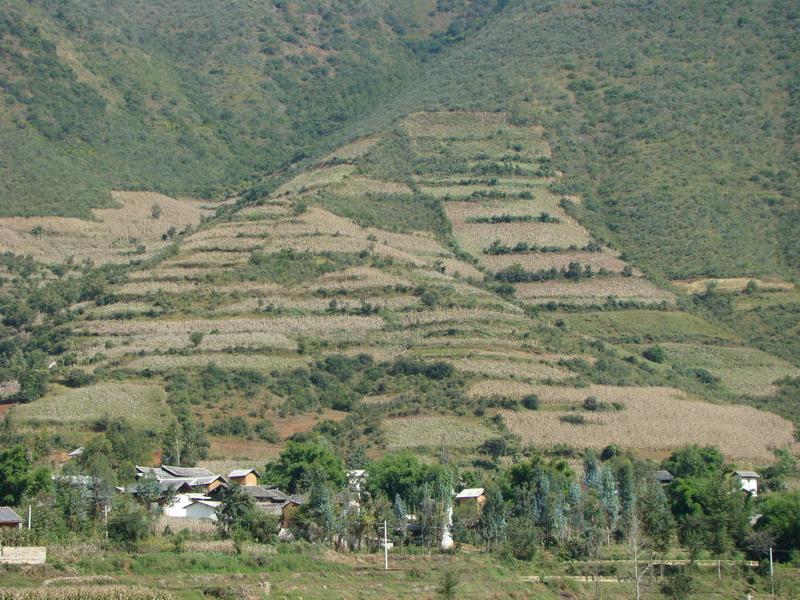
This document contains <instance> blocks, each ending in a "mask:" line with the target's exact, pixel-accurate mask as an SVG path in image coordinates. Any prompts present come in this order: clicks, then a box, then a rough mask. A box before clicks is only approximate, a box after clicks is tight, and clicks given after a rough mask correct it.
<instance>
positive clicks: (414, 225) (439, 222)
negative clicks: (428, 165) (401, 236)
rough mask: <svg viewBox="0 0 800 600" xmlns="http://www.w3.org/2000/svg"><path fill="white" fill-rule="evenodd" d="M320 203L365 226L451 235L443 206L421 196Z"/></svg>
mask: <svg viewBox="0 0 800 600" xmlns="http://www.w3.org/2000/svg"><path fill="white" fill-rule="evenodd" d="M317 201H318V202H319V204H320V205H321V206H323V207H324V208H326V209H328V210H329V211H331V212H332V213H334V214H337V215H340V216H342V217H347V218H348V219H352V220H353V221H355V222H356V223H358V224H359V225H362V226H363V227H378V228H380V229H386V230H387V231H403V232H408V231H432V232H434V233H437V234H439V235H442V236H444V235H447V234H448V233H449V232H450V222H449V221H448V220H447V216H446V215H445V214H444V211H443V210H442V206H441V203H440V202H439V201H438V200H437V199H435V198H431V197H429V196H424V195H421V194H413V195H410V196H408V195H389V194H367V195H366V196H338V195H332V194H323V195H322V196H320V197H319V199H318V200H317Z"/></svg>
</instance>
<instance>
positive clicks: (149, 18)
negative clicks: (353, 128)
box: [0, 0, 496, 218]
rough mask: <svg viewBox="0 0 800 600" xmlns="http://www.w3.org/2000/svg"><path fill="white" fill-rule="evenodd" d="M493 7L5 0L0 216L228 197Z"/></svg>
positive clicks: (389, 88) (365, 105)
mask: <svg viewBox="0 0 800 600" xmlns="http://www.w3.org/2000/svg"><path fill="white" fill-rule="evenodd" d="M495 4H496V3H495V2H494V1H493V0H492V1H489V0H486V1H484V0H477V1H474V2H473V1H467V2H437V1H436V0H413V1H408V2H402V3H395V2H387V1H385V0H368V1H362V0H357V1H352V2H339V1H330V0H324V1H310V0H303V1H292V2H278V1H277V0H276V1H274V2H273V1H271V0H269V1H266V2H256V1H251V0H237V1H235V2H229V3H225V4H220V3H219V2H213V1H209V0H201V1H197V2H195V1H192V2H183V1H176V0H170V1H168V2H157V3H152V2H148V3H142V2H135V1H124V2H113V3H108V2H102V1H97V0H89V1H86V2H59V3H52V2H44V1H38V0H37V1H34V2H27V1H22V0H8V1H5V2H3V3H2V5H1V6H0V215H13V216H17V215H32V214H50V215H68V216H80V217H84V218H86V217H90V216H91V214H90V213H89V210H88V209H89V208H91V207H98V206H107V205H109V204H110V203H111V197H110V195H109V192H110V190H114V189H124V190H131V189H134V190H148V191H159V192H163V193H167V194H169V195H173V196H174V195H195V196H197V195H202V196H204V197H209V196H210V195H212V194H213V195H215V196H216V195H220V194H222V193H223V192H224V190H226V189H229V188H230V187H231V186H235V185H239V184H240V183H241V182H242V181H244V180H246V179H247V178H249V177H250V176H252V175H253V174H260V173H263V172H269V171H273V170H275V169H276V168H278V167H280V166H281V165H284V164H286V163H287V162H289V161H290V160H291V159H293V158H297V157H300V156H302V155H303V154H304V153H309V152H310V150H311V148H313V147H314V146H315V145H316V144H318V143H319V141H320V139H323V138H324V137H325V136H327V135H329V134H330V133H331V132H333V131H336V130H337V129H339V128H340V127H341V126H342V125H343V124H345V123H347V122H349V121H352V120H353V119H354V118H356V117H358V116H359V115H360V114H362V113H364V112H365V111H368V110H370V109H371V108H373V107H374V106H376V105H377V104H378V103H380V102H381V101H382V100H384V99H385V98H386V97H388V96H389V95H390V94H391V93H393V91H394V90H396V89H397V88H398V87H401V86H402V85H404V83H405V82H406V81H407V79H408V78H409V77H410V76H411V75H412V74H413V73H414V72H415V71H416V68H417V66H418V65H419V63H420V58H419V57H418V56H417V54H415V53H414V49H415V48H436V47H439V46H441V45H442V44H447V43H449V42H450V41H452V40H453V39H455V38H457V37H458V36H459V35H461V34H462V32H463V31H466V30H468V29H469V28H470V27H472V26H473V25H476V24H477V23H479V22H480V21H481V19H483V18H484V17H486V16H487V15H489V14H490V13H491V12H492V10H494V8H495Z"/></svg>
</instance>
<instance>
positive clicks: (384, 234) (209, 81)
mask: <svg viewBox="0 0 800 600" xmlns="http://www.w3.org/2000/svg"><path fill="white" fill-rule="evenodd" d="M396 4H397V3H390V2H380V1H378V0H372V1H366V0H365V1H363V2H356V1H352V2H330V3H324V2H273V3H271V4H270V3H266V4H265V3H255V2H253V3H249V2H244V1H237V2H230V3H228V4H227V5H225V6H224V7H222V6H221V5H219V4H218V3H210V2H209V3H204V2H201V3H194V4H192V5H191V10H189V9H187V7H186V5H185V3H181V2H175V3H159V5H158V6H150V5H142V4H141V3H129V2H119V3H113V4H108V3H101V2H89V3H81V4H80V5H75V4H73V3H69V2H66V3H60V4H53V3H49V2H48V3H45V2H21V1H20V0H12V1H11V2H9V3H7V4H6V5H4V6H3V7H2V8H0V11H3V12H2V15H3V17H2V20H0V22H2V24H3V25H2V26H3V28H4V29H3V31H4V35H3V46H2V48H3V49H2V54H0V61H2V62H0V65H2V68H0V78H1V79H0V84H1V85H2V89H3V94H4V95H3V104H2V113H0V127H2V128H3V132H4V135H3V136H2V138H0V139H2V142H0V143H2V144H4V146H3V159H2V161H0V171H2V173H3V174H4V175H5V176H4V177H3V178H2V183H0V186H5V187H3V188H1V189H0V194H2V197H3V198H4V200H5V199H7V200H8V201H4V202H3V204H2V210H3V211H4V215H5V216H4V217H2V218H0V233H2V235H1V236H0V244H2V246H0V247H1V248H2V249H3V250H4V251H6V252H7V253H6V254H3V255H2V258H3V279H2V281H3V287H2V288H0V289H2V291H3V294H2V295H0V315H2V322H3V328H4V329H3V331H2V334H3V338H4V340H5V341H4V342H3V344H2V345H0V381H2V380H8V381H9V382H13V383H9V385H8V386H7V388H8V389H9V390H11V392H9V394H8V395H9V396H11V397H12V398H13V400H15V401H19V402H20V403H19V404H18V405H17V406H15V407H14V408H13V409H11V410H10V413H9V414H10V415H11V422H13V423H15V424H16V427H17V431H18V434H19V435H20V436H22V437H23V438H24V437H25V436H32V435H34V433H35V432H36V431H37V429H38V428H40V427H42V426H51V427H53V429H54V430H55V431H57V432H58V435H60V436H63V437H61V438H59V439H60V442H59V443H60V444H62V445H64V446H65V447H66V445H69V444H74V445H78V444H84V443H86V442H87V441H88V440H89V439H90V438H91V437H92V435H93V432H94V430H95V429H96V428H98V427H100V426H101V425H99V424H102V423H103V422H106V421H107V420H109V419H114V418H117V417H123V418H125V419H126V420H128V421H129V422H131V423H133V424H134V425H135V426H136V427H141V428H143V429H144V430H146V431H147V432H149V435H150V436H151V439H153V440H159V442H160V443H161V444H162V449H163V450H164V451H165V452H167V453H169V452H171V451H172V450H173V448H172V445H174V444H176V443H177V441H176V440H177V438H176V436H178V437H180V436H181V435H183V436H186V437H189V438H192V439H195V440H196V441H197V440H199V439H201V438H202V435H203V434H202V432H206V433H207V434H208V436H209V439H210V450H209V451H208V452H207V453H206V452H204V450H203V448H204V446H203V444H201V443H199V442H198V443H197V445H196V446H197V447H196V448H194V451H195V455H194V456H193V459H192V460H191V461H192V462H194V461H197V460H201V459H203V458H204V455H205V454H208V456H206V457H205V459H206V460H209V459H210V460H218V461H222V460H229V459H231V458H236V459H241V460H247V461H250V462H256V463H260V462H263V461H264V460H266V459H267V458H269V457H271V456H274V454H275V453H276V452H277V451H278V450H279V449H280V448H281V447H283V445H284V444H285V442H286V440H287V439H289V438H290V437H293V436H299V437H301V438H302V436H304V435H308V434H309V432H314V434H317V435H322V436H325V437H327V438H329V439H330V440H331V442H332V443H333V444H334V445H335V446H336V447H337V448H339V450H340V452H341V454H343V455H344V456H345V457H349V456H350V455H351V454H353V453H368V454H369V455H370V456H377V455H381V454H383V453H385V452H386V451H387V450H395V449H409V450H412V451H413V452H415V453H418V454H422V455H428V456H429V457H434V456H437V455H440V454H441V453H443V452H453V453H454V454H456V455H457V456H458V462H459V463H460V464H463V465H467V464H470V465H471V464H473V463H474V462H475V461H480V460H481V458H480V453H479V451H478V449H477V448H478V446H479V445H480V444H481V443H483V442H484V441H486V440H487V439H495V438H498V437H501V438H503V439H506V440H508V441H509V443H511V442H512V441H514V440H517V442H519V443H524V444H532V445H535V446H537V447H539V448H540V449H544V450H546V451H548V452H555V453H558V452H561V453H563V454H564V455H566V456H574V455H576V452H577V451H578V450H580V449H582V448H585V447H592V448H597V449H601V448H603V447H605V446H608V445H610V444H618V445H621V446H623V447H625V448H630V449H632V450H635V451H637V452H639V453H641V454H642V455H644V456H648V457H660V456H663V455H664V454H665V453H666V452H668V451H669V450H671V449H673V448H675V447H678V446H680V445H683V444H686V443H691V442H697V443H715V444H717V445H719V446H720V447H721V448H722V449H723V451H724V452H725V454H726V456H728V457H729V458H731V459H734V460H736V461H738V462H746V463H751V464H764V463H766V462H768V461H769V460H770V458H771V456H772V449H773V447H775V446H785V445H786V446H788V445H791V444H792V442H793V439H794V437H793V436H794V431H795V426H796V425H797V424H798V423H800V411H798V410H797V407H796V402H794V401H791V400H787V398H792V397H793V396H792V395H793V394H794V390H795V389H796V386H797V377H798V375H799V374H800V371H799V370H798V369H799V368H800V345H799V343H798V341H797V340H798V339H800V338H798V336H797V335H794V334H795V333H796V332H797V331H798V328H800V294H799V293H798V291H797V289H796V287H795V281H796V279H797V274H798V247H797V239H798V236H797V233H798V214H800V211H798V196H797V189H798V187H797V183H798V182H797V174H798V173H797V122H796V119H797V117H796V115H797V111H796V110H795V108H796V101H797V89H798V88H797V80H796V77H797V73H798V69H797V66H798V65H797V60H798V53H797V52H796V50H797V47H796V44H797V36H796V35H795V34H796V27H797V15H796V13H795V12H793V11H794V8H793V6H792V4H791V3H788V2H786V3H784V2H777V1H775V2H771V3H769V4H768V5H764V4H763V3H754V2H753V3H749V2H744V3H736V4H735V5H733V4H731V3H727V2H725V3H724V2H707V3H703V4H697V3H692V2H675V3H672V4H670V5H668V6H662V5H655V4H653V3H651V2H644V1H632V0H629V1H625V2H623V1H621V0H619V1H605V2H593V3H572V2H544V1H542V2H521V1H516V2H515V1H508V2H504V1H501V2H494V1H491V2H489V1H485V2H445V1H442V0H440V1H438V2H434V1H432V0H431V1H423V0H419V1H417V2H410V3H403V5H402V6H401V7H398V6H395V5H396ZM5 134H8V135H5ZM6 157H11V158H12V160H9V159H8V158H6ZM112 193H113V195H112ZM223 196H224V197H226V198H227V199H226V200H224V201H222V198H223ZM197 197H205V198H206V199H205V200H198V199H197ZM215 199H216V200H215ZM4 389H5V388H4ZM2 406H8V405H7V404H6V405H2ZM537 406H538V407H539V408H540V409H541V410H535V409H536V408H537ZM756 408H760V409H766V410H756ZM766 411H771V413H777V414H771V413H770V412H766ZM176 423H177V424H178V425H175V424H176ZM656 426H657V428H655V429H654V427H656ZM176 431H177V432H182V433H176ZM193 436H194V437H193ZM732 440H735V441H734V442H732ZM183 441H186V440H183ZM182 451H183V457H184V458H185V459H187V460H190V459H188V458H187V456H191V454H190V450H189V449H187V448H185V447H184V448H183V450H182ZM187 453H189V454H187Z"/></svg>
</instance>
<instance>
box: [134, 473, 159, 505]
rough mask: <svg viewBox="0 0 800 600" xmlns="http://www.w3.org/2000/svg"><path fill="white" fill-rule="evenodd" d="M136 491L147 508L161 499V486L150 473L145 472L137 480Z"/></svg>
mask: <svg viewBox="0 0 800 600" xmlns="http://www.w3.org/2000/svg"><path fill="white" fill-rule="evenodd" d="M136 489H137V495H138V496H139V499H140V500H141V501H142V502H144V503H145V504H146V505H147V506H151V505H152V504H154V503H155V502H157V501H158V499H159V498H160V497H161V486H160V485H159V483H158V478H157V477H156V476H155V473H153V472H152V471H147V472H146V473H145V474H144V475H142V476H141V477H140V478H139V481H138V482H137V484H136Z"/></svg>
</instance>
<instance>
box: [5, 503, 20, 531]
mask: <svg viewBox="0 0 800 600" xmlns="http://www.w3.org/2000/svg"><path fill="white" fill-rule="evenodd" d="M0 527H2V528H4V529H22V517H20V516H19V515H18V514H17V512H16V511H15V510H14V509H13V508H11V507H10V506H0Z"/></svg>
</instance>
